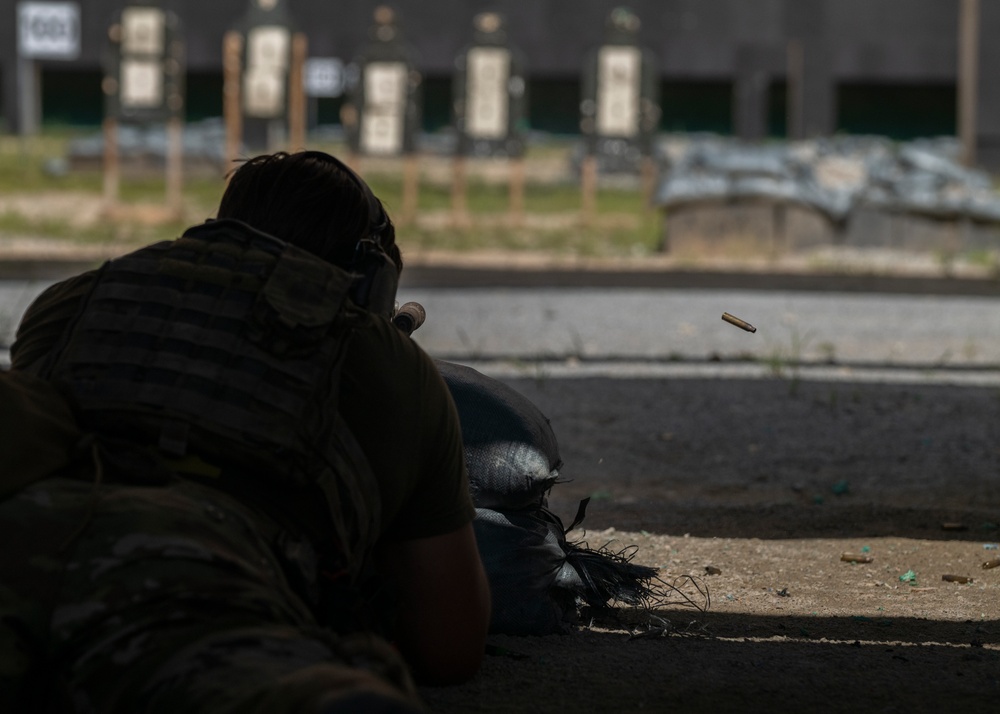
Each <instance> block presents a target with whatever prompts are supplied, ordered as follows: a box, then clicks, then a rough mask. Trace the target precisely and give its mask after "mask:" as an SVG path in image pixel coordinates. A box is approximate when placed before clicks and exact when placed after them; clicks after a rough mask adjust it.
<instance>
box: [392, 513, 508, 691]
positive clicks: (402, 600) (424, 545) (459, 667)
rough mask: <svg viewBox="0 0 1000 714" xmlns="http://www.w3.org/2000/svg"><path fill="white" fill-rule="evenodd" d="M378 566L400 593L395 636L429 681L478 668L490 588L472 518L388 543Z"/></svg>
mask: <svg viewBox="0 0 1000 714" xmlns="http://www.w3.org/2000/svg"><path fill="white" fill-rule="evenodd" d="M379 566H380V570H381V571H382V572H383V573H384V574H386V575H387V576H388V577H389V578H390V579H391V581H392V582H393V584H394V585H395V587H396V590H397V592H398V593H399V614H398V617H397V622H396V631H395V634H396V642H397V644H398V646H399V648H400V650H401V652H402V653H403V656H404V657H405V658H406V660H407V662H408V663H409V665H410V667H411V669H412V671H413V674H414V676H415V677H416V678H417V680H418V681H420V682H421V683H425V684H457V683H459V682H464V681H466V680H468V679H470V678H471V677H472V676H473V675H474V674H475V673H476V671H477V670H478V669H479V665H480V663H481V662H482V658H483V650H484V647H485V644H486V634H487V630H488V629H489V624H490V591H489V583H488V582H487V580H486V574H485V572H484V571H483V566H482V562H481V561H480V559H479V550H478V548H477V547H476V538H475V534H474V532H473V530H472V525H471V524H466V525H465V526H463V527H461V528H459V529H458V530H455V531H452V532H450V533H446V534H444V535H439V536H433V537H430V538H418V539H413V540H404V541H399V542H396V543H392V544H386V545H385V546H384V547H383V549H382V551H381V553H380V554H379Z"/></svg>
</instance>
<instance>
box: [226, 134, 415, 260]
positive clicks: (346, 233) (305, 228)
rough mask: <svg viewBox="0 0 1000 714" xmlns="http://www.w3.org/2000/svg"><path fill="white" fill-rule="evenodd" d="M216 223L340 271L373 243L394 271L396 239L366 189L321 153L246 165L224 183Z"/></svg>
mask: <svg viewBox="0 0 1000 714" xmlns="http://www.w3.org/2000/svg"><path fill="white" fill-rule="evenodd" d="M217 217H218V218H234V219H236V220H238V221H242V222H244V223H246V224H248V225H250V226H252V227H254V228H256V229H257V230H259V231H262V232H264V233H268V234H270V235H273V236H275V237H276V238H280V239H282V240H284V241H286V242H288V243H291V244H292V245H296V246H298V247H300V248H302V249H304V250H307V251H309V252H310V253H312V254H314V255H317V256H319V257H320V258H322V259H324V260H326V261H328V262H330V263H333V264H334V265H337V266H339V267H341V268H344V269H345V270H354V269H356V268H357V262H358V260H359V252H360V251H359V245H363V244H365V243H366V242H368V241H374V242H375V243H377V244H378V246H379V247H380V248H381V249H382V251H384V252H385V253H386V255H388V256H389V258H390V259H391V261H392V262H393V263H394V264H395V265H396V268H397V270H399V271H401V270H402V269H403V260H402V256H401V255H400V252H399V248H398V247H397V246H396V233H395V229H394V227H393V225H392V221H391V220H390V219H389V216H388V214H386V212H385V210H384V209H383V207H382V204H381V202H380V201H379V200H378V199H377V198H375V196H374V195H373V194H372V193H371V190H370V189H369V188H368V185H367V184H366V183H365V182H364V181H363V180H362V179H361V177H359V176H358V175H357V174H355V173H354V172H353V171H351V169H349V168H348V167H347V166H345V165H344V164H343V163H341V162H340V161H339V160H338V159H336V158H334V157H333V156H330V155H329V154H325V153H323V152H321V151H302V152H298V153H294V154H289V153H285V152H278V153H276V154H265V155H263V156H257V157H255V158H252V159H249V160H247V161H245V162H244V163H243V164H241V165H240V166H239V168H237V169H236V170H235V171H234V172H233V174H232V176H231V177H230V180H229V186H227V187H226V191H225V193H224V194H223V196H222V201H221V202H220V203H219V210H218V214H217Z"/></svg>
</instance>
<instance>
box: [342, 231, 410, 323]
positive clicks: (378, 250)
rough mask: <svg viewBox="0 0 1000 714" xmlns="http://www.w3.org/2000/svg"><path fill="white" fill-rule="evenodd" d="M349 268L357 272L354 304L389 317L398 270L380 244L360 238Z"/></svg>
mask: <svg viewBox="0 0 1000 714" xmlns="http://www.w3.org/2000/svg"><path fill="white" fill-rule="evenodd" d="M352 272H354V273H357V274H358V275H359V278H358V279H357V282H355V284H354V289H353V290H352V292H351V299H352V300H353V301H354V304H355V305H359V306H361V307H363V308H365V309H366V310H369V311H370V312H374V313H376V314H378V315H384V316H386V317H392V314H393V312H395V310H396V289H397V288H398V287H399V270H397V268H396V264H395V263H393V262H392V259H391V258H390V257H389V256H388V254H387V253H386V252H385V251H384V250H382V246H380V245H379V244H378V243H376V242H375V241H371V240H363V241H361V242H360V243H359V244H358V252H357V254H356V257H355V259H354V267H353V268H352Z"/></svg>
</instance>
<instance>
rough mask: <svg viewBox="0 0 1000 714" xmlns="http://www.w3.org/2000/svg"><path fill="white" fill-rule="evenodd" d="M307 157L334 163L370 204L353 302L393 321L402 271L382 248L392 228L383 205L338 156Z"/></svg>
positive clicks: (358, 256) (357, 256) (360, 244)
mask: <svg viewBox="0 0 1000 714" xmlns="http://www.w3.org/2000/svg"><path fill="white" fill-rule="evenodd" d="M305 153H306V155H307V156H312V157H314V158H316V159H319V160H322V161H326V162H328V163H332V164H333V165H334V166H336V167H337V168H338V169H340V170H341V171H342V172H344V174H346V175H347V176H348V178H350V180H351V181H352V182H353V183H354V185H355V186H357V188H358V190H359V191H361V194H362V195H363V196H364V199H365V202H366V203H367V204H368V235H367V236H366V237H364V238H362V239H361V240H360V241H358V244H357V246H356V247H355V250H354V260H353V261H352V263H351V265H350V267H349V269H350V271H351V272H352V273H355V274H357V276H358V277H357V280H356V281H355V284H354V288H353V289H352V291H351V299H352V300H353V301H354V304H355V305H358V306H359V307H363V308H365V309H366V310H369V311H371V312H374V313H376V314H379V315H383V316H385V317H388V318H391V317H392V315H393V313H394V312H395V310H396V288H397V287H398V284H399V270H398V269H397V268H396V264H395V263H394V262H393V261H392V258H390V257H389V254H388V253H387V252H386V250H385V248H384V247H383V245H382V232H383V231H384V230H385V229H386V228H387V227H388V225H389V217H388V216H387V215H386V214H385V209H384V208H383V207H382V202H381V201H379V200H378V198H376V197H375V194H374V193H372V190H371V188H369V186H368V184H367V183H365V181H364V180H363V179H362V178H361V177H360V176H358V174H357V173H355V172H354V170H353V169H351V167H349V166H348V165H347V164H345V163H344V162H343V161H341V160H340V159H338V158H337V157H335V156H331V155H330V154H327V153H324V152H322V151H307V152H305Z"/></svg>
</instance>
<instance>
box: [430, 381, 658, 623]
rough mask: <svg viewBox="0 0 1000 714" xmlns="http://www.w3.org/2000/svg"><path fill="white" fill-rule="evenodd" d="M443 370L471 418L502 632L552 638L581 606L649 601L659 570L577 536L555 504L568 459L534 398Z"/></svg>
mask: <svg viewBox="0 0 1000 714" xmlns="http://www.w3.org/2000/svg"><path fill="white" fill-rule="evenodd" d="M438 369H439V370H440V371H441V374H442V376H443V377H444V380H445V383H446V384H447V385H448V387H449V389H450V390H451V393H452V397H453V398H454V400H455V404H456V406H457V408H458V414H459V418H460V419H461V422H462V438H463V441H464V443H465V453H466V461H467V463H468V467H469V483H470V490H471V492H472V498H473V502H474V504H475V506H476V518H475V520H474V521H473V528H474V529H475V531H476V541H477V543H478V545H479V554H480V557H481V558H482V560H483V566H484V568H485V570H486V575H487V577H488V579H489V582H490V591H491V594H492V596H493V617H492V620H491V621H490V632H492V633H494V634H500V633H502V634H514V635H548V634H553V633H557V632H562V631H564V630H566V629H567V628H568V626H569V625H570V623H572V622H574V621H575V620H576V619H577V615H578V606H579V604H580V603H586V604H588V605H590V606H592V607H604V606H607V605H608V604H609V603H611V602H613V601H621V602H626V603H631V604H641V603H642V602H643V600H644V598H645V597H646V596H647V595H648V594H649V593H650V581H651V579H652V578H653V577H655V574H656V569H655V568H649V567H645V566H641V565H634V564H632V563H631V562H630V557H626V556H623V555H621V554H615V553H611V552H607V551H605V550H594V549H591V548H589V547H587V546H586V545H585V544H580V543H570V542H568V541H567V540H566V533H567V531H570V530H572V529H573V528H575V527H576V526H577V525H579V524H580V522H581V521H582V520H583V517H584V515H585V512H586V505H587V503H586V501H584V502H581V504H580V509H579V512H578V513H577V515H576V518H575V519H574V521H573V523H572V525H570V527H569V528H565V527H564V526H563V524H562V521H561V520H560V519H559V517H558V516H556V515H555V514H554V513H552V512H551V511H549V510H548V508H547V500H548V499H547V496H548V493H549V490H550V489H551V488H552V486H553V485H554V484H555V483H557V482H558V476H559V473H558V467H559V466H561V464H562V461H561V459H560V458H559V449H558V445H557V443H556V437H555V433H554V432H553V431H552V427H551V425H550V424H549V420H548V419H546V418H545V415H544V414H542V412H541V411H540V410H539V409H538V407H536V406H535V405H534V404H533V403H532V402H531V401H530V400H528V399H527V398H526V397H524V396H523V395H521V394H519V393H518V392H516V391H515V390H514V389H512V388H511V387H509V386H507V385H506V384H503V383H502V382H499V381H497V380H495V379H492V378H490V377H487V376H486V375H484V374H482V373H480V372H478V371H476V370H474V369H471V368H469V367H463V366H460V365H455V364H451V363H449V362H438Z"/></svg>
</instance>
